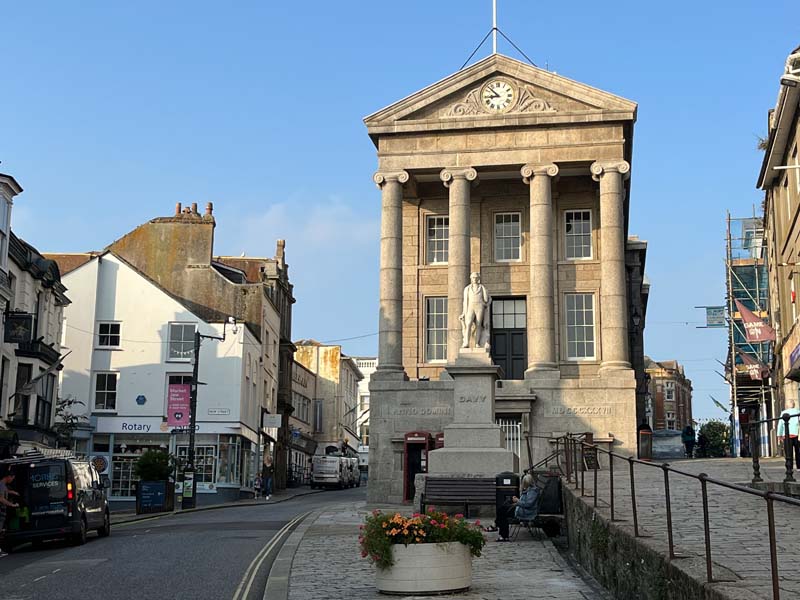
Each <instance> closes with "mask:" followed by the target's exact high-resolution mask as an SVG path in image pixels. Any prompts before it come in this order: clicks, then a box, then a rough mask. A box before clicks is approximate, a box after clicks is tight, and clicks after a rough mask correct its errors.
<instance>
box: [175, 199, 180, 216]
mask: <svg viewBox="0 0 800 600" xmlns="http://www.w3.org/2000/svg"><path fill="white" fill-rule="evenodd" d="M175 216H176V217H180V216H181V203H180V202H176V203H175Z"/></svg>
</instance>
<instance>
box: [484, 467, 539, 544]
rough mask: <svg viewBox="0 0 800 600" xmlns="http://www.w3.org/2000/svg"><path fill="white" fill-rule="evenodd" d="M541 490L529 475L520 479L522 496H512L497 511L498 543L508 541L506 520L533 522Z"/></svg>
mask: <svg viewBox="0 0 800 600" xmlns="http://www.w3.org/2000/svg"><path fill="white" fill-rule="evenodd" d="M541 493H542V490H541V489H539V487H538V486H537V485H536V483H535V481H534V479H533V475H531V474H530V473H529V474H527V475H525V477H523V478H522V495H521V496H520V497H519V498H517V497H516V496H513V497H512V498H511V501H510V502H507V503H505V504H503V505H502V506H501V507H500V508H498V509H497V518H495V524H496V525H497V529H498V530H499V534H500V537H498V538H497V541H498V542H507V541H508V519H509V518H511V517H512V516H513V517H516V518H517V519H519V520H520V521H533V520H534V519H535V518H536V516H537V515H538V514H539V496H540V494H541Z"/></svg>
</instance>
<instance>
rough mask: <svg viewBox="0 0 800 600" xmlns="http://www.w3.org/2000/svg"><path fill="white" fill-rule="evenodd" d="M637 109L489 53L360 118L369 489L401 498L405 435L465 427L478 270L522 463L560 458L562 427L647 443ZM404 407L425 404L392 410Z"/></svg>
mask: <svg viewBox="0 0 800 600" xmlns="http://www.w3.org/2000/svg"><path fill="white" fill-rule="evenodd" d="M501 89H503V90H510V91H507V92H506V93H507V96H508V97H507V99H505V100H504V99H502V98H501V97H500V95H499V92H496V91H495V90H501ZM635 118H636V104H634V103H633V102H630V101H628V100H625V99H623V98H620V97H617V96H614V95H612V94H608V93H606V92H602V91H600V90H597V89H594V88H591V87H589V86H586V85H583V84H580V83H577V82H575V81H571V80H568V79H566V78H564V77H561V76H558V75H556V74H554V73H550V72H548V71H544V70H541V69H538V68H536V67H531V66H528V65H525V64H523V63H520V62H518V61H515V60H512V59H509V58H507V57H504V56H500V55H492V56H490V57H489V58H487V59H484V60H482V61H480V62H478V63H476V64H474V65H473V66H471V67H469V68H467V69H464V70H462V71H459V72H458V73H456V74H454V75H452V76H450V77H448V78H446V79H444V80H442V81H440V82H438V83H436V84H434V85H432V86H430V87H428V88H425V89H424V90H422V91H420V92H417V93H415V94H412V95H411V96H409V97H407V98H406V99H404V100H401V101H399V102H397V103H395V104H393V105H391V106H389V107H388V108H385V109H383V110H381V111H379V112H378V113H375V114H373V115H371V116H369V117H367V118H366V119H365V122H366V125H367V129H368V132H369V135H370V137H371V138H372V140H373V142H374V143H375V145H376V147H377V150H378V172H377V173H376V174H375V176H374V180H375V183H376V184H377V185H378V186H379V188H380V189H381V195H382V224H381V270H380V319H379V331H380V342H379V346H380V349H379V367H378V370H377V371H376V373H375V375H373V378H372V384H371V390H372V402H373V412H372V417H373V419H375V417H376V413H377V411H381V414H382V416H381V417H380V418H378V419H377V421H373V422H372V423H371V437H372V443H371V446H372V447H373V448H374V447H375V446H377V448H375V450H374V451H373V452H372V457H371V462H372V467H373V468H372V469H371V471H372V472H371V485H370V498H371V500H373V501H386V500H389V501H398V500H401V499H402V498H401V497H398V496H397V488H396V486H394V484H395V483H396V482H398V481H400V480H401V479H402V469H403V456H402V450H403V448H402V444H401V442H402V434H403V433H405V432H408V431H427V432H429V433H432V434H433V433H437V432H440V431H442V429H443V428H444V427H445V426H446V425H448V424H449V422H450V421H451V420H452V416H450V414H451V413H447V412H446V411H447V410H452V401H453V399H452V395H453V389H452V383H451V382H450V381H449V380H450V377H449V375H448V373H447V368H448V366H451V365H453V364H454V363H455V361H456V359H457V357H458V348H459V346H460V343H461V324H460V322H459V316H460V314H461V310H462V292H463V289H464V286H465V285H466V284H467V283H468V282H469V274H470V272H472V271H479V272H480V273H481V279H482V282H483V283H484V284H485V285H486V287H487V288H488V289H489V292H490V293H491V296H492V297H493V298H494V303H493V305H492V320H493V321H496V322H495V323H493V325H494V326H495V328H496V330H494V332H493V334H492V345H493V348H492V359H493V361H494V363H495V364H498V365H499V366H501V367H502V368H503V369H504V374H503V375H502V378H501V379H500V381H498V382H497V387H496V400H497V402H496V407H495V414H501V413H502V414H503V415H505V416H506V417H509V418H512V419H517V420H518V421H519V422H522V421H523V416H524V417H525V420H526V421H527V422H529V423H530V433H531V434H532V436H533V437H532V438H531V439H530V449H529V450H527V451H526V452H522V454H523V455H525V454H527V455H528V456H526V457H525V460H524V461H523V462H524V463H527V460H528V459H531V460H534V461H535V460H538V459H539V458H543V457H544V456H545V455H546V454H547V453H549V451H550V446H549V442H548V441H547V440H548V439H549V437H550V436H551V435H552V434H553V433H554V432H563V431H588V432H593V433H594V434H595V437H596V438H601V439H607V440H609V441H615V442H616V443H617V444H618V445H619V446H620V447H621V448H625V449H633V448H635V431H636V417H637V414H636V413H637V409H636V393H637V389H636V383H637V379H636V378H635V376H634V371H633V368H632V363H636V361H635V360H633V359H632V349H631V346H632V343H631V339H632V338H631V327H630V323H631V318H632V316H633V315H634V314H635V313H634V311H633V310H631V308H630V304H631V296H634V298H633V299H634V301H635V302H634V305H636V306H639V307H640V309H639V312H638V313H637V314H638V315H639V318H640V320H641V322H640V323H638V324H637V327H639V331H641V329H643V327H644V324H643V319H644V310H642V308H641V307H642V306H646V293H645V286H644V284H643V269H644V264H643V261H644V252H638V253H637V252H635V250H636V249H634V252H627V253H626V250H628V246H627V245H626V243H627V242H628V238H627V223H628V218H627V212H628V206H629V186H628V183H627V180H628V178H629V174H630V161H631V154H632V137H633V123H634V121H635ZM643 248H646V243H645V242H639V250H643ZM634 258H635V259H637V260H640V261H641V262H640V263H639V264H638V266H637V265H634V266H636V269H631V268H630V264H631V262H632V259H634ZM504 311H505V312H504ZM504 319H505V321H504ZM509 323H511V326H510V327H509ZM498 324H502V327H497V326H498ZM501 349H502V350H503V352H501ZM637 366H638V365H637ZM409 378H410V379H411V380H412V381H407V379H409ZM413 380H418V381H413ZM426 380H427V381H426ZM434 380H440V381H438V382H436V381H434ZM402 403H405V404H402ZM403 406H405V407H407V408H406V410H409V409H410V408H412V407H413V408H414V409H415V410H416V412H415V413H413V414H408V415H396V414H394V415H393V414H392V413H393V411H397V410H400V409H401V407H403ZM433 409H437V410H443V411H445V413H446V414H445V413H443V414H438V415H431V414H427V413H425V412H424V411H426V410H433ZM398 417H401V418H398ZM445 445H446V440H445ZM400 485H402V482H401V481H400Z"/></svg>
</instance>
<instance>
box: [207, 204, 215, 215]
mask: <svg viewBox="0 0 800 600" xmlns="http://www.w3.org/2000/svg"><path fill="white" fill-rule="evenodd" d="M206 214H207V215H208V216H209V217H210V216H211V215H213V214H214V203H213V202H209V203H208V204H206Z"/></svg>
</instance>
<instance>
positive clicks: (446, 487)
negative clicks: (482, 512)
mask: <svg viewBox="0 0 800 600" xmlns="http://www.w3.org/2000/svg"><path fill="white" fill-rule="evenodd" d="M495 504H496V494H495V482H494V479H490V478H483V477H464V478H456V477H427V478H426V479H425V491H424V492H423V494H422V496H421V498H420V512H423V513H424V512H425V509H426V508H427V507H428V506H463V507H464V516H466V517H469V508H470V506H495Z"/></svg>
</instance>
